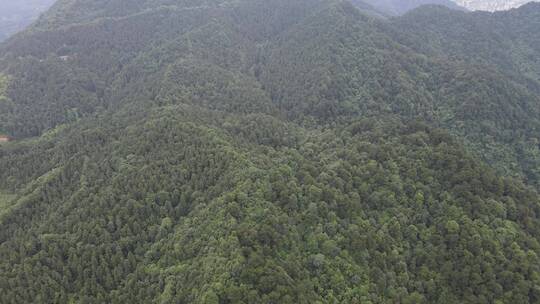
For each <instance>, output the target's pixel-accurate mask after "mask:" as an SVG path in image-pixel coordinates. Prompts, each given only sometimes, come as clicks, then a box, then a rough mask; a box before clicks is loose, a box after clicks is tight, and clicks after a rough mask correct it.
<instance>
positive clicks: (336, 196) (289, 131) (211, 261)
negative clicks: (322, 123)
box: [0, 104, 540, 303]
mask: <svg viewBox="0 0 540 304" xmlns="http://www.w3.org/2000/svg"><path fill="white" fill-rule="evenodd" d="M382 121H384V122H382ZM98 126H99V127H98ZM0 165H2V167H5V168H11V169H9V170H3V171H2V172H1V173H0V174H1V175H0V178H1V179H2V180H3V181H7V184H5V185H6V186H7V188H6V189H4V190H3V191H4V192H5V193H16V194H15V195H12V196H11V198H10V203H9V205H10V206H11V207H10V208H12V210H11V211H10V212H9V213H8V214H7V215H3V216H2V218H1V225H2V230H1V233H0V255H1V256H2V260H1V262H0V271H1V272H2V274H3V275H2V277H1V278H0V289H1V290H2V296H1V297H2V300H3V301H6V302H10V303H11V302H13V303H25V302H32V301H37V302H42V303H48V302H61V303H62V302H70V301H76V302H81V303H101V302H107V303H126V302H130V303H148V302H165V303H168V302H180V303H220V302H226V303H294V302H299V303H316V302H321V303H355V302H362V303H364V302H367V303H369V302H372V303H395V302H403V303H433V302H441V301H442V302H448V303H491V302H494V301H501V302H503V303H516V302H519V303H528V302H530V303H534V302H536V301H537V300H538V297H539V296H540V295H538V294H537V291H536V286H538V284H539V283H540V282H538V281H537V280H538V279H537V277H538V272H539V271H540V269H539V268H538V267H539V266H540V264H539V263H540V261H539V259H538V254H539V253H540V244H539V243H538V238H537V237H536V236H537V235H538V233H539V232H538V230H539V229H540V227H539V224H540V223H539V222H538V216H537V214H538V212H539V211H540V210H538V207H539V205H538V204H539V197H538V195H537V194H536V193H535V192H532V191H530V190H527V189H526V187H524V186H523V185H522V184H520V183H519V182H516V181H515V180H511V179H504V178H500V177H497V175H496V174H494V172H493V171H492V170H491V169H488V168H487V167H485V166H483V165H482V164H480V163H479V162H478V161H477V160H476V159H473V158H471V157H470V156H468V154H467V153H466V152H465V150H463V149H462V148H460V146H459V144H457V143H456V142H455V141H454V140H453V139H452V138H451V136H449V135H448V134H446V133H445V132H444V131H441V130H433V129H431V128H429V127H428V126H426V125H423V124H403V123H401V122H400V121H399V119H396V118H392V117H391V116H385V117H382V119H381V120H378V119H363V120H359V121H355V122H351V123H347V124H341V125H339V126H335V127H334V128H332V129H325V130H323V129H321V130H316V129H309V130H308V129H305V128H301V127H298V126H295V125H294V124H290V123H284V122H282V121H280V120H277V119H275V118H273V117H272V116H268V115H259V114H253V115H247V116H244V115H241V116H237V115H234V114H226V113H225V112H216V111H213V110H212V111H208V110H205V109H204V108H199V107H196V106H187V105H178V106H165V107H159V108H155V109H154V110H151V111H149V110H148V108H147V107H145V106H144V104H139V105H137V104H133V105H130V106H128V107H127V108H126V109H124V110H121V111H120V112H118V113H116V114H108V115H106V116H105V117H103V118H98V119H97V120H86V122H83V123H81V124H79V125H77V126H73V127H71V128H66V129H63V130H59V131H58V132H57V133H56V134H48V135H47V137H44V138H42V139H39V140H36V141H34V142H33V143H31V144H29V143H26V142H19V143H17V142H16V143H13V144H12V145H10V146H9V147H8V148H7V149H4V150H2V155H1V156H0ZM17 189H20V190H17ZM14 197H15V198H14Z"/></svg>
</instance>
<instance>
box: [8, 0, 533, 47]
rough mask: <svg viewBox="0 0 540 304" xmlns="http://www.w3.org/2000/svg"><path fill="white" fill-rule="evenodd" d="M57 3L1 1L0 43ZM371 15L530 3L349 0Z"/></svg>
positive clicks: (516, 0) (521, 0) (487, 8)
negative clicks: (426, 8) (432, 7)
mask: <svg viewBox="0 0 540 304" xmlns="http://www.w3.org/2000/svg"><path fill="white" fill-rule="evenodd" d="M55 1H56V0H18V1H4V3H1V4H0V42H1V41H3V40H5V39H7V38H8V37H9V36H11V35H13V34H14V33H16V32H18V31H20V30H22V29H24V28H25V27H26V26H28V25H29V24H31V23H32V22H33V21H34V20H36V19H37V18H38V17H39V15H40V14H41V13H42V12H44V11H45V10H46V9H48V8H49V7H50V6H51V5H52V4H53V3H54V2H55ZM351 2H353V3H354V4H355V5H356V6H357V7H358V8H359V9H360V10H363V11H369V10H370V8H368V7H372V8H373V9H374V10H372V11H371V13H372V14H375V15H377V14H386V15H390V16H398V15H403V14H405V13H406V12H408V11H410V10H412V9H415V8H417V7H419V6H421V5H426V4H435V5H443V6H446V7H449V8H453V9H462V10H465V9H467V10H484V11H500V10H507V9H511V8H516V7H519V6H521V5H523V4H525V3H527V2H530V0H351Z"/></svg>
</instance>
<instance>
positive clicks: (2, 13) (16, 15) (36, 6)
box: [0, 0, 55, 41]
mask: <svg viewBox="0 0 540 304" xmlns="http://www.w3.org/2000/svg"><path fill="white" fill-rule="evenodd" d="M54 2H55V0H17V1H9V0H8V1H2V3H0V41H3V40H5V39H6V38H8V37H9V36H11V35H12V34H14V33H16V32H18V31H20V30H21V29H23V28H25V27H26V26H28V25H29V24H30V23H32V22H33V21H34V20H35V19H36V18H37V17H38V16H39V14H41V12H43V11H45V10H46V9H47V8H49V7H50V6H51V5H52V4H53V3H54Z"/></svg>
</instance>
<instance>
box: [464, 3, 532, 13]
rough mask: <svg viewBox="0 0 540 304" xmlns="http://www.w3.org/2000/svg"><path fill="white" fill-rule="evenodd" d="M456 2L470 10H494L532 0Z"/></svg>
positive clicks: (518, 5)
mask: <svg viewBox="0 0 540 304" xmlns="http://www.w3.org/2000/svg"><path fill="white" fill-rule="evenodd" d="M455 2H456V3H457V4H459V5H461V6H463V7H466V8H468V9H470V10H482V11H490V12H493V11H503V10H509V9H511V8H516V7H520V6H522V5H524V4H526V3H529V2H531V0H455Z"/></svg>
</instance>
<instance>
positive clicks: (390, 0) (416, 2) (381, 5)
mask: <svg viewBox="0 0 540 304" xmlns="http://www.w3.org/2000/svg"><path fill="white" fill-rule="evenodd" d="M353 2H354V1H353ZM362 2H365V3H367V4H370V5H371V6H373V7H375V8H377V9H378V10H379V11H381V12H384V13H386V14H388V15H391V16H396V15H403V14H405V13H406V12H408V11H410V10H412V9H415V8H417V7H419V6H422V5H427V4H433V5H443V6H446V7H449V8H452V9H458V10H463V9H464V8H463V7H461V6H459V5H457V4H456V3H455V2H453V1H451V0H363V1H362Z"/></svg>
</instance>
